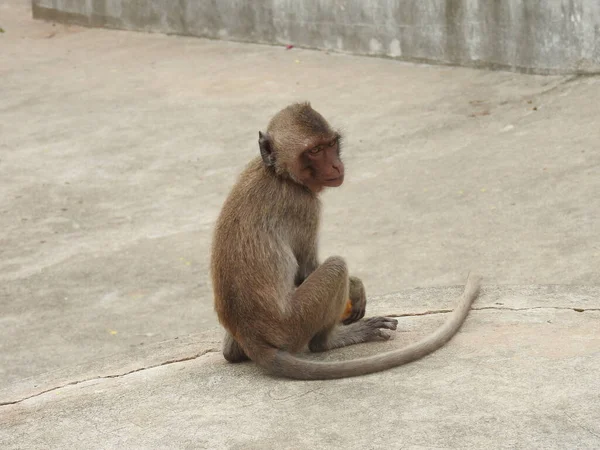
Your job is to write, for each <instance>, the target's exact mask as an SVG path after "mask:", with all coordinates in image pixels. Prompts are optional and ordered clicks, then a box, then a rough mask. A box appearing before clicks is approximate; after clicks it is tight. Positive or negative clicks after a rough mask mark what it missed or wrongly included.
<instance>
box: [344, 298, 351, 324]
mask: <svg viewBox="0 0 600 450" xmlns="http://www.w3.org/2000/svg"><path fill="white" fill-rule="evenodd" d="M351 315H352V302H351V301H350V300H349V299H348V301H347V302H346V308H344V313H343V314H342V321H344V322H345V321H346V320H348V319H349V318H350V316H351Z"/></svg>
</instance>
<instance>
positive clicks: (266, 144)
mask: <svg viewBox="0 0 600 450" xmlns="http://www.w3.org/2000/svg"><path fill="white" fill-rule="evenodd" d="M258 147H259V148H260V156H261V157H262V160H263V162H264V163H265V165H267V166H272V165H273V164H275V155H274V154H273V143H272V142H271V137H270V136H269V135H268V134H267V133H263V132H261V131H259V132H258Z"/></svg>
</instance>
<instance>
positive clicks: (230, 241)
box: [211, 102, 480, 380]
mask: <svg viewBox="0 0 600 450" xmlns="http://www.w3.org/2000/svg"><path fill="white" fill-rule="evenodd" d="M258 144H259V151H260V155H257V156H256V157H255V158H254V159H252V160H251V161H250V162H249V163H248V165H247V166H246V167H245V169H244V170H243V171H242V173H241V174H240V175H239V177H238V179H237V181H236V183H235V184H234V186H233V188H232V189H231V191H230V193H229V196H228V197H227V199H226V200H225V202H224V204H223V206H222V210H221V212H220V214H219V217H218V219H217V222H216V225H215V230H214V235H213V243H212V248H211V278H212V284H213V292H214V308H215V311H216V313H217V316H218V319H219V322H220V323H221V325H222V326H223V327H224V328H225V330H226V332H225V339H224V343H223V356H224V357H225V359H226V360H227V361H229V362H241V361H247V360H249V359H250V360H252V361H254V362H255V363H256V364H258V365H259V366H260V367H262V368H263V369H265V370H267V372H269V373H271V374H272V375H274V376H281V377H288V378H293V379H303V380H317V379H335V378H344V377H353V376H360V375H366V374H370V373H374V372H378V371H382V370H387V369H390V368H393V367H396V366H400V365H403V364H406V363H408V362H411V361H414V360H417V359H420V358H422V357H423V356H425V355H427V354H429V353H432V352H434V351H435V350H437V349H439V348H440V347H442V346H443V345H444V344H445V343H446V342H447V341H449V340H450V339H451V338H452V337H453V336H454V334H455V333H456V332H457V331H458V330H459V328H460V327H461V326H462V324H463V322H464V320H465V318H466V317H467V315H468V312H469V310H470V308H471V304H472V303H473V301H474V300H475V298H476V297H477V296H478V293H479V285H480V278H479V276H477V275H475V274H471V273H470V274H469V276H468V278H467V282H466V285H465V288H464V292H463V294H462V299H461V300H460V302H459V303H458V306H457V307H456V309H455V310H454V311H453V313H452V314H451V315H450V316H449V318H448V319H447V320H446V322H445V323H444V324H443V325H442V326H441V327H439V328H438V329H437V330H436V331H434V332H433V333H432V334H430V335H428V336H426V337H425V338H423V339H421V340H419V341H417V342H416V343H413V344H411V345H408V346H406V347H404V348H401V349H397V350H393V351H388V352H384V353H380V354H376V355H373V356H368V357H364V358H358V359H352V360H347V361H339V362H321V361H314V360H308V359H305V358H301V357H298V356H297V355H296V354H297V353H299V352H301V351H302V350H304V349H306V347H308V349H309V350H310V351H311V352H323V351H326V350H330V349H334V348H339V347H344V346H347V345H352V344H358V343H364V342H370V341H383V340H387V339H390V337H391V336H392V332H393V331H394V330H396V328H397V324H398V321H397V320H395V319H393V318H389V317H371V318H367V319H364V318H363V317H364V315H365V309H366V291H365V288H364V284H363V283H362V281H361V280H360V279H359V278H357V277H355V276H351V275H349V273H348V268H347V265H346V262H345V260H344V259H343V258H342V257H340V256H330V257H328V258H327V259H325V261H323V262H322V263H321V262H319V259H318V254H317V253H318V250H317V240H318V228H319V222H320V215H321V201H320V199H319V196H320V194H321V193H322V191H323V190H324V189H326V188H335V187H339V186H341V185H342V183H343V181H344V164H343V162H342V160H341V147H342V145H341V144H342V135H341V133H340V132H339V131H338V130H335V129H333V128H332V127H331V126H330V125H329V123H328V122H327V121H326V120H325V118H324V117H323V116H322V115H321V114H320V113H318V112H317V111H316V110H314V109H313V108H312V106H311V105H310V103H308V102H304V103H294V104H292V105H290V106H288V107H286V108H284V109H282V110H281V111H279V112H278V113H276V114H275V115H274V116H273V118H272V119H271V120H270V121H269V123H268V126H267V129H266V131H265V132H262V131H259V133H258ZM348 299H349V300H350V311H349V313H348V314H347V315H345V310H346V308H347V305H348Z"/></svg>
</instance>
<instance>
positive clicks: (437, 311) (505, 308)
mask: <svg viewBox="0 0 600 450" xmlns="http://www.w3.org/2000/svg"><path fill="white" fill-rule="evenodd" d="M536 309H557V310H566V311H568V310H571V311H575V312H585V311H600V308H575V307H568V306H532V307H528V308H512V307H509V306H481V307H479V308H471V311H485V310H500V311H532V310H536ZM452 311H453V309H432V310H429V311H423V312H417V313H402V314H386V317H417V316H429V315H435V314H448V313H451V312H452ZM219 351H220V350H219V349H216V348H209V349H208V350H205V351H203V352H199V353H196V354H195V355H191V356H186V357H184V358H178V359H169V360H167V361H164V362H162V363H159V364H154V365H152V366H148V367H139V368H137V369H133V370H130V371H129V372H125V373H117V374H113V375H102V376H97V377H90V378H85V379H83V380H75V381H70V382H68V383H65V384H62V385H60V386H55V387H52V388H49V389H46V390H43V391H41V392H38V393H36V394H32V395H29V396H27V397H23V398H21V399H18V400H11V401H7V402H0V406H9V405H16V404H18V403H21V402H24V401H25V400H29V399H31V398H35V397H39V396H40V395H44V394H47V393H48V392H52V391H57V390H59V389H62V388H65V387H67V386H75V385H78V384H81V383H86V382H88V381H94V380H102V379H110V378H121V377H124V376H127V375H130V374H132V373H136V372H141V371H142V370H150V369H154V368H156V367H161V366H167V365H169V364H176V363H179V362H185V361H191V360H194V359H197V358H200V357H201V356H204V355H206V354H208V353H215V352H219Z"/></svg>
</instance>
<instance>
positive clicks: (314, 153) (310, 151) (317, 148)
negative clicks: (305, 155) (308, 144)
mask: <svg viewBox="0 0 600 450" xmlns="http://www.w3.org/2000/svg"><path fill="white" fill-rule="evenodd" d="M322 150H323V146H322V145H317V146H316V147H314V148H311V149H310V150H309V151H308V152H309V153H310V154H312V155H316V154H317V153H319V152H320V151H322Z"/></svg>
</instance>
